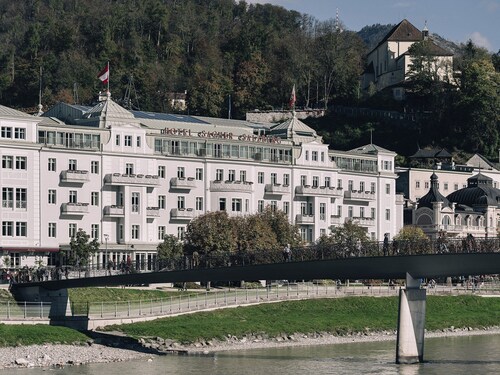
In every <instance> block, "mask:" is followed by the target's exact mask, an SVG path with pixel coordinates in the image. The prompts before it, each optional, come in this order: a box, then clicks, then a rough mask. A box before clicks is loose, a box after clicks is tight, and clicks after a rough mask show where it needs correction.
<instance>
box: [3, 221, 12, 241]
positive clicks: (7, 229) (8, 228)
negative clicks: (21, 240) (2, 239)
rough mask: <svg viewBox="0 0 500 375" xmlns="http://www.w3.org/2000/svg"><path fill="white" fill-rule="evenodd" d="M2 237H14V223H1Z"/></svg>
mask: <svg viewBox="0 0 500 375" xmlns="http://www.w3.org/2000/svg"><path fill="white" fill-rule="evenodd" d="M2 236H9V237H12V236H14V222H13V221H2Z"/></svg>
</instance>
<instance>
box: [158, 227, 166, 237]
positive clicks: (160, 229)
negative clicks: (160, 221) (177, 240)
mask: <svg viewBox="0 0 500 375" xmlns="http://www.w3.org/2000/svg"><path fill="white" fill-rule="evenodd" d="M166 234H167V233H166V230H165V226H163V225H159V226H158V240H159V241H163V240H164V239H165V235H166Z"/></svg>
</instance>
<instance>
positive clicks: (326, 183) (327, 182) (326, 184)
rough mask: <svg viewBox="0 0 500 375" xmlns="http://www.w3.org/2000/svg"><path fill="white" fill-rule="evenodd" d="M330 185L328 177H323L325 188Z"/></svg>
mask: <svg viewBox="0 0 500 375" xmlns="http://www.w3.org/2000/svg"><path fill="white" fill-rule="evenodd" d="M330 185H331V179H330V177H325V186H326V187H330Z"/></svg>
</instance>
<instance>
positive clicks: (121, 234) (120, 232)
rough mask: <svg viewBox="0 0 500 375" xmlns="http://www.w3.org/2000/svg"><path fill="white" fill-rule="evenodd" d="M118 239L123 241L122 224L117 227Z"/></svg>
mask: <svg viewBox="0 0 500 375" xmlns="http://www.w3.org/2000/svg"><path fill="white" fill-rule="evenodd" d="M118 238H119V239H120V240H123V224H120V225H118Z"/></svg>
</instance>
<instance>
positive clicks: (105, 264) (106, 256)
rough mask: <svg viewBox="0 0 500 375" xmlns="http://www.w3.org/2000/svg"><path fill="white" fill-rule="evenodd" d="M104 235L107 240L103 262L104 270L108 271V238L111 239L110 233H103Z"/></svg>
mask: <svg viewBox="0 0 500 375" xmlns="http://www.w3.org/2000/svg"><path fill="white" fill-rule="evenodd" d="M103 236H104V241H105V247H104V249H105V253H104V254H105V255H104V262H103V265H104V271H105V272H106V267H107V266H108V240H109V234H106V233H105V234H103Z"/></svg>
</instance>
